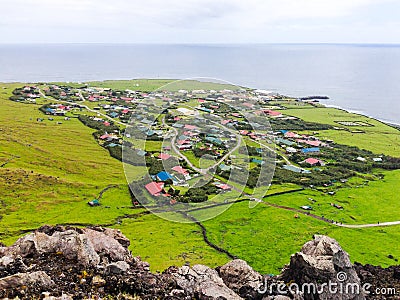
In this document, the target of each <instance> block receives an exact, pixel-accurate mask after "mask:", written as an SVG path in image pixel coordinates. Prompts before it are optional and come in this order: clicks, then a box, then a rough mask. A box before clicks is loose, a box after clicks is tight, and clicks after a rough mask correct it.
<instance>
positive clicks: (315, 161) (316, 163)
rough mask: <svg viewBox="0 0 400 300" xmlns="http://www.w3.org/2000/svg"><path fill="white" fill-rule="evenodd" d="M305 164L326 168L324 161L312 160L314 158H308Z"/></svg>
mask: <svg viewBox="0 0 400 300" xmlns="http://www.w3.org/2000/svg"><path fill="white" fill-rule="evenodd" d="M304 162H305V163H306V164H309V165H310V166H317V165H319V166H324V165H325V163H324V162H323V161H322V160H319V159H316V158H312V157H310V158H307V159H306V160H305V161H304Z"/></svg>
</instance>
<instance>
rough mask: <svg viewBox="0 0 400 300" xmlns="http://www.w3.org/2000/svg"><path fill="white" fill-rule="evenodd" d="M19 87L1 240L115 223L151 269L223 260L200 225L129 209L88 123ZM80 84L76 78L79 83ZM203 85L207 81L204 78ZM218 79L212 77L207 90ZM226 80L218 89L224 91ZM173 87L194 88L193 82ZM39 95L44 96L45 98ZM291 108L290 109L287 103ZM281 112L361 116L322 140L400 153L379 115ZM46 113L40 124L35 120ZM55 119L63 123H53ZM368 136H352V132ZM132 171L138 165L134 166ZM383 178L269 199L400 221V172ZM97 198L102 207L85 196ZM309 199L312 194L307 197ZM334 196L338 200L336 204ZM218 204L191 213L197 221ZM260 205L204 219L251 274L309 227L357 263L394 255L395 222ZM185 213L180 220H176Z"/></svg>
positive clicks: (0, 190)
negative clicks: (43, 229) (45, 108)
mask: <svg viewBox="0 0 400 300" xmlns="http://www.w3.org/2000/svg"><path fill="white" fill-rule="evenodd" d="M169 82H171V80H145V79H143V80H142V79H141V80H134V81H128V80H127V81H104V82H96V83H93V85H96V86H104V87H111V88H114V89H141V90H143V91H152V90H154V89H157V88H159V87H160V86H163V85H165V84H167V83H169ZM21 86H23V84H19V83H15V84H1V83H0V165H2V167H0V216H1V217H0V241H1V242H3V243H5V244H6V245H10V244H12V243H13V242H14V241H15V240H16V239H17V238H18V237H20V236H22V235H24V234H26V233H27V232H29V231H32V230H34V229H35V228H37V227H39V226H41V225H44V224H50V225H55V224H64V225H69V224H70V225H75V226H86V225H102V226H109V227H113V228H117V229H120V230H121V231H122V232H123V233H124V234H125V235H126V236H127V237H128V238H129V239H130V240H131V246H130V249H131V250H132V252H133V254H134V255H139V256H141V257H142V258H143V259H144V260H146V261H148V262H150V264H151V268H152V270H153V271H163V270H164V269H166V268H167V267H168V266H170V265H183V264H185V263H190V264H195V263H202V264H207V265H209V266H211V267H215V266H217V265H221V264H224V263H226V262H227V261H229V258H228V257H227V256H226V255H224V254H221V253H219V252H217V251H216V250H214V249H213V248H211V247H209V246H208V245H207V244H206V243H205V242H204V240H203V236H202V233H201V229H200V227H199V226H198V225H196V224H191V223H190V224H182V223H177V222H170V221H167V220H165V219H163V218H160V217H158V216H155V215H153V214H150V213H149V212H147V211H146V210H145V209H137V208H134V207H132V203H131V202H132V201H131V198H130V193H129V191H128V188H127V182H126V179H125V174H124V170H123V167H122V164H121V163H120V162H119V161H118V160H116V159H113V158H111V157H110V156H109V153H108V151H107V150H105V149H104V148H102V147H100V146H99V145H98V144H97V142H96V140H95V139H94V138H93V136H92V133H93V132H94V130H93V129H90V128H88V127H86V126H84V125H83V124H82V123H81V122H80V121H79V120H78V119H77V118H71V119H70V120H69V121H65V120H64V118H61V117H54V120H53V121H50V120H49V119H48V117H47V116H45V115H43V114H42V113H41V112H40V111H39V110H38V108H39V107H40V105H39V104H22V103H16V102H12V101H10V100H9V99H8V98H9V96H10V95H11V93H12V90H13V89H14V88H16V87H21ZM77 86H78V84H77ZM201 86H202V88H203V89H204V88H205V87H204V85H201ZM218 87H219V88H221V86H218V85H215V84H210V86H208V88H213V89H218ZM228 87H229V86H223V88H228ZM175 88H177V89H190V88H199V89H200V85H198V84H197V83H196V82H195V81H193V82H192V83H191V84H190V85H186V86H185V85H179V84H177V85H176V86H175ZM44 102H45V100H40V103H41V104H43V103H44ZM288 107H290V106H288ZM285 114H288V115H293V116H297V117H300V118H302V119H304V120H305V121H312V122H320V123H329V124H331V125H334V126H337V127H345V126H342V125H340V124H338V123H336V122H335V121H362V122H365V123H368V124H371V125H373V126H370V127H365V126H362V127H346V128H347V130H340V131H339V130H329V131H321V132H320V137H325V138H330V139H333V140H335V142H336V143H343V144H348V145H356V146H359V147H360V148H365V149H368V150H371V151H373V152H375V153H377V154H380V153H385V154H388V155H393V156H399V155H400V153H399V149H400V135H399V131H398V130H396V129H394V128H391V127H389V126H387V125H385V124H383V123H381V122H379V121H376V120H373V119H370V118H367V117H364V116H360V115H356V114H349V113H347V112H344V111H342V110H337V109H332V108H314V109H310V108H299V109H292V108H290V109H287V110H285ZM38 118H42V119H43V121H42V122H38V121H37V119H38ZM57 122H61V123H62V124H57ZM356 129H357V130H362V131H364V133H352V132H351V131H354V130H356ZM160 146H161V143H160V142H148V144H147V146H146V148H147V150H150V151H159V149H160ZM129 171H130V172H133V173H135V172H136V171H137V170H135V168H131V169H130V170H129ZM377 172H378V173H383V174H384V179H382V180H376V179H375V178H365V177H361V176H360V177H354V178H352V179H351V180H349V182H347V183H346V184H344V185H342V186H341V187H340V188H339V187H336V186H333V187H330V188H329V189H328V190H329V191H335V192H336V193H335V195H333V196H331V195H327V194H326V191H328V190H326V191H325V190H311V189H306V190H303V191H297V192H293V193H288V194H284V195H273V194H275V193H278V192H283V191H291V190H295V189H298V186H296V185H294V184H284V185H272V186H271V188H270V189H269V191H268V195H269V196H268V197H266V198H265V201H268V202H271V203H275V204H279V205H284V206H288V207H291V208H296V209H299V207H300V206H302V205H311V206H312V207H313V212H312V213H313V214H316V215H319V216H322V215H323V216H325V217H326V218H329V219H334V220H336V221H339V222H344V223H348V224H364V223H377V222H390V221H397V220H400V214H399V213H398V212H399V211H400V210H399V201H398V200H399V197H398V195H399V192H400V189H399V185H398V182H399V181H400V172H399V171H391V172H389V171H385V172H383V171H379V170H377ZM110 185H113V187H112V188H110V189H108V190H107V191H106V192H105V193H104V194H103V197H102V198H101V200H100V201H101V206H99V207H90V206H89V205H88V204H87V202H88V201H91V200H93V199H95V198H97V197H98V196H99V194H100V192H101V191H102V190H103V189H104V188H106V187H108V186H110ZM309 198H311V199H313V200H315V202H313V201H311V200H310V199H309ZM331 203H336V204H339V205H341V206H343V210H339V209H337V208H335V207H333V206H331ZM218 209H219V208H208V209H202V210H198V211H193V212H191V215H192V216H194V217H197V218H202V217H204V216H206V215H209V214H211V213H213V210H216V211H217V210H218ZM294 214H295V213H294V212H291V211H287V210H282V209H278V208H274V207H270V206H268V205H266V204H263V203H260V204H258V205H257V206H256V207H254V208H249V203H248V202H241V203H236V204H233V205H231V206H230V208H229V209H228V210H226V211H225V212H224V213H222V214H219V215H218V216H217V217H216V218H213V219H211V220H208V221H205V222H204V226H205V228H206V229H207V234H208V237H209V239H210V240H211V242H213V243H215V244H216V245H218V246H220V247H222V248H224V249H226V250H228V251H229V252H230V253H232V254H233V255H236V256H237V257H239V258H242V259H245V260H246V261H248V262H249V263H250V264H251V265H252V266H253V267H254V268H255V269H256V270H257V271H260V272H263V273H273V274H276V273H278V272H279V271H280V269H281V268H282V267H283V266H284V265H285V264H286V263H288V262H289V259H290V255H291V254H292V253H294V252H296V251H298V250H300V248H301V246H302V245H303V244H304V243H305V242H306V241H308V240H310V239H311V238H312V236H313V235H314V234H327V235H329V236H331V237H333V238H336V239H337V240H338V241H339V243H340V244H341V245H342V246H343V248H344V249H345V250H346V251H348V252H349V253H350V255H351V259H352V260H353V261H358V262H361V263H370V264H375V265H382V266H389V265H392V264H395V263H396V262H395V261H393V260H392V259H389V258H388V255H392V256H394V258H397V259H400V248H399V247H398V244H397V242H398V240H399V239H400V230H399V228H400V227H398V226H393V227H381V228H379V227H378V228H365V229H347V228H340V227H337V226H334V225H332V224H329V223H325V222H322V221H319V220H316V219H313V218H311V217H308V216H306V215H303V214H301V215H300V217H299V218H295V217H294ZM180 218H182V217H180Z"/></svg>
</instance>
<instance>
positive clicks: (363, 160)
mask: <svg viewBox="0 0 400 300" xmlns="http://www.w3.org/2000/svg"><path fill="white" fill-rule="evenodd" d="M357 160H358V161H361V162H365V161H366V159H365V158H364V157H361V156H359V157H357Z"/></svg>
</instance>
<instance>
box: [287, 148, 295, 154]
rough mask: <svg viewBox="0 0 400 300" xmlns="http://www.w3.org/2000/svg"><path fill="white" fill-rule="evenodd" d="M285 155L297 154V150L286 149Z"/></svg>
mask: <svg viewBox="0 0 400 300" xmlns="http://www.w3.org/2000/svg"><path fill="white" fill-rule="evenodd" d="M286 153H289V154H291V153H297V149H296V148H293V147H286Z"/></svg>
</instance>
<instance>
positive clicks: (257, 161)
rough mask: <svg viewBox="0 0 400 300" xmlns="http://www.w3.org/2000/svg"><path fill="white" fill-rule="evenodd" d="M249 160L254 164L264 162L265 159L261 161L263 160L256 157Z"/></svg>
mask: <svg viewBox="0 0 400 300" xmlns="http://www.w3.org/2000/svg"><path fill="white" fill-rule="evenodd" d="M250 162H252V163H255V164H257V165H263V164H265V161H263V160H261V159H257V158H252V159H251V160H250Z"/></svg>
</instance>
